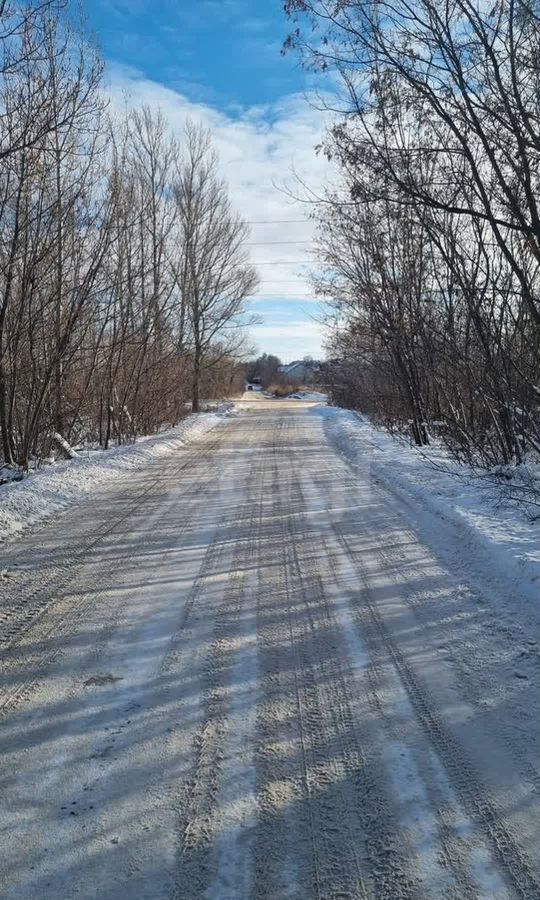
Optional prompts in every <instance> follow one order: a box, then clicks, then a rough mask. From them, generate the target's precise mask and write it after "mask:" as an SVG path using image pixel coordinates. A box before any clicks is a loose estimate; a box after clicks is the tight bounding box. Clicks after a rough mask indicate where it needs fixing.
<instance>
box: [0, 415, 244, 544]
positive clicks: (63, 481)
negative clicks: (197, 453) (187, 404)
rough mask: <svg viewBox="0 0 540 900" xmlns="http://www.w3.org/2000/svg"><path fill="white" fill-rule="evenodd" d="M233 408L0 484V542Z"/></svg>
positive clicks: (173, 447) (171, 448) (174, 447)
mask: <svg viewBox="0 0 540 900" xmlns="http://www.w3.org/2000/svg"><path fill="white" fill-rule="evenodd" d="M232 411H233V407H232V404H230V403H223V404H221V406H220V407H218V408H217V409H216V410H215V411H214V412H209V413H200V414H199V415H189V416H186V418H185V419H183V420H182V422H180V424H179V425H177V426H176V427H175V428H170V429H168V430H167V431H164V432H161V433H160V434H157V435H153V436H150V437H143V438H139V439H138V440H137V441H136V442H135V443H134V444H128V445H125V446H122V447H116V448H114V449H112V450H92V451H90V450H89V451H86V452H85V451H80V452H79V454H78V457H77V459H74V460H70V461H69V462H57V463H55V464H54V465H47V466H45V467H44V468H42V469H40V470H38V471H35V472H32V473H30V474H29V475H28V477H27V478H25V479H24V480H23V481H20V482H13V483H11V484H5V485H2V486H1V487H0V542H4V541H6V540H8V539H10V538H13V537H15V536H16V535H18V534H20V533H21V532H23V531H26V530H27V529H29V528H31V527H33V526H35V525H38V524H39V523H41V522H43V521H44V520H45V519H48V518H50V517H51V516H53V515H55V514H56V513H58V512H60V511H61V510H64V509H66V508H67V507H69V506H71V505H72V504H74V503H78V502H80V501H81V500H83V499H84V498H86V497H87V496H88V495H89V494H91V493H92V492H93V491H94V490H95V488H96V487H97V486H98V485H102V484H105V483H108V482H112V481H113V480H114V479H117V478H119V477H120V476H125V475H127V474H128V473H129V472H130V471H133V470H136V469H141V468H142V467H143V466H145V465H147V464H148V463H149V462H150V461H151V460H154V459H157V458H158V457H167V456H170V455H171V454H172V453H175V452H176V451H178V450H180V449H181V448H182V447H183V446H184V445H185V444H186V443H187V442H189V441H192V440H195V439H196V438H198V437H201V436H202V435H203V434H206V432H207V431H209V430H210V429H211V428H214V427H215V426H216V425H219V424H220V423H222V422H223V421H225V419H226V418H227V417H228V416H229V415H230V414H231V412H232Z"/></svg>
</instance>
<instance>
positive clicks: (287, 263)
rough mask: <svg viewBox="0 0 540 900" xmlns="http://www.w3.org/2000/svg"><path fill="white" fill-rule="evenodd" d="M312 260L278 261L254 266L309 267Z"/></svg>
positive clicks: (258, 263) (253, 263)
mask: <svg viewBox="0 0 540 900" xmlns="http://www.w3.org/2000/svg"><path fill="white" fill-rule="evenodd" d="M311 261H312V260H310V259H276V260H275V261H274V260H272V261H265V262H252V263H251V265H252V266H307V265H309V264H310V262H311Z"/></svg>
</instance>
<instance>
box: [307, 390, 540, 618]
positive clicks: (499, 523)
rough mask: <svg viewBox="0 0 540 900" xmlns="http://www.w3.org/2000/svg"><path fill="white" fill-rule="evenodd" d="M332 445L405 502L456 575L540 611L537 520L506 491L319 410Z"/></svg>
mask: <svg viewBox="0 0 540 900" xmlns="http://www.w3.org/2000/svg"><path fill="white" fill-rule="evenodd" d="M317 414H318V415H323V416H324V417H325V424H326V428H327V432H328V434H329V437H330V438H331V440H332V441H333V442H334V443H335V444H337V445H338V446H339V448H340V450H341V451H342V452H343V453H344V454H345V455H346V456H347V457H348V458H349V461H350V462H351V463H352V464H353V465H354V466H358V467H360V466H366V465H367V466H369V467H370V470H371V475H372V479H373V482H374V485H375V487H377V486H378V485H380V487H381V488H382V489H383V490H386V491H388V492H390V493H391V494H392V495H393V496H394V497H395V498H396V499H397V500H398V501H399V502H400V503H401V505H402V507H403V509H404V511H405V514H406V516H407V517H408V519H409V520H410V521H411V524H414V525H415V526H416V529H417V530H418V533H419V534H421V535H422V538H423V540H424V541H425V542H426V543H427V544H428V545H429V546H431V547H432V548H433V549H434V550H436V551H437V552H439V553H440V555H441V556H443V557H445V558H446V561H447V563H448V564H450V565H451V566H452V567H453V568H454V570H455V569H460V568H466V569H467V570H468V575H469V577H471V578H474V580H475V581H477V582H478V583H483V584H484V586H485V584H493V585H494V586H496V587H497V589H498V592H501V591H502V593H503V594H504V593H505V592H507V595H508V598H509V595H510V593H511V594H512V597H513V598H518V599H521V600H527V601H528V602H529V601H532V602H533V603H534V605H535V606H536V607H538V611H539V612H540V603H539V601H540V521H539V520H536V521H532V520H531V518H530V517H529V516H528V515H527V514H526V512H525V511H524V510H523V509H521V508H520V507H517V506H516V505H515V504H513V503H512V502H511V501H508V500H506V501H505V499H504V494H503V492H502V489H501V488H499V487H498V486H497V485H496V484H494V483H493V482H490V481H488V480H487V479H486V480H483V479H482V476H481V475H478V474H476V473H473V472H472V471H470V470H468V469H467V467H465V466H458V465H456V464H455V463H453V462H452V460H451V459H450V458H449V457H448V454H447V453H446V452H445V451H444V449H442V448H438V447H436V446H433V447H430V448H427V449H426V448H424V449H423V450H422V451H419V450H417V449H415V448H414V447H409V446H408V445H407V444H406V443H404V442H402V441H401V440H399V439H398V438H394V437H392V436H391V435H389V434H387V433H385V432H383V431H380V430H378V429H376V428H374V427H373V425H372V424H371V423H370V422H369V420H368V419H366V418H365V417H363V416H361V415H359V414H358V413H355V412H349V411H347V410H341V409H335V408H333V407H328V408H327V409H324V408H323V409H317Z"/></svg>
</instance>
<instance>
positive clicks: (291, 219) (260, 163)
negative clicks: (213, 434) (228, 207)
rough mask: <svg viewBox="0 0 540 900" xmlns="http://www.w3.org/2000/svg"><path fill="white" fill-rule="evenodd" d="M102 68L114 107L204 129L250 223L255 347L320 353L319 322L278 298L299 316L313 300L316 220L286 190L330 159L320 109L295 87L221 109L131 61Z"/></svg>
mask: <svg viewBox="0 0 540 900" xmlns="http://www.w3.org/2000/svg"><path fill="white" fill-rule="evenodd" d="M108 75H109V79H108V80H109V91H110V94H111V98H112V102H113V105H114V106H118V107H120V106H121V105H122V106H123V103H124V98H125V96H127V97H128V102H129V103H131V104H133V105H140V104H143V103H144V104H147V105H148V106H150V107H152V108H156V109H157V108H158V107H159V108H160V109H161V111H162V112H163V114H164V115H165V116H166V118H167V119H168V121H169V122H170V124H171V127H172V128H173V129H174V130H175V131H177V132H178V133H180V132H181V130H182V127H183V124H184V122H185V120H186V119H187V118H191V119H195V120H198V121H201V122H202V123H204V125H205V126H206V127H207V128H209V129H210V131H211V133H212V136H213V140H214V144H215V147H216V149H217V152H218V154H219V158H220V165H221V170H222V173H223V176H224V178H225V179H226V180H227V182H228V183H229V186H230V190H231V196H232V198H233V202H234V205H235V206H236V208H237V209H238V211H239V212H240V213H241V214H242V215H243V216H244V217H245V218H246V219H247V220H249V221H250V222H252V223H254V224H252V225H251V238H250V241H251V242H253V244H254V246H252V247H251V248H250V249H251V254H252V260H253V262H254V263H255V264H259V263H260V267H259V274H260V277H261V288H260V291H259V293H258V298H259V299H264V300H265V301H266V302H265V307H264V321H263V324H262V325H261V326H258V327H256V328H253V330H252V338H253V339H254V340H255V341H256V342H257V344H258V346H259V348H260V349H261V350H267V351H269V352H274V353H277V352H278V350H279V347H280V346H282V347H283V348H284V349H282V350H281V352H280V355H281V356H283V357H284V358H292V356H298V355H300V356H302V355H303V354H304V353H311V354H312V355H319V354H320V329H319V326H317V325H315V324H314V323H313V322H312V321H310V319H309V317H308V315H307V313H306V314H305V321H304V320H301V321H298V322H295V323H291V322H290V321H287V320H285V319H284V320H280V313H279V309H278V308H277V304H278V301H280V300H284V299H287V300H289V301H290V303H291V304H295V303H296V304H297V307H296V308H297V310H298V315H299V316H302V315H303V311H302V308H301V307H302V305H305V304H306V303H309V302H311V303H312V302H313V292H312V290H311V287H310V284H309V278H308V272H309V266H310V265H311V264H312V256H311V252H310V244H311V242H312V240H313V234H314V226H313V224H312V223H311V222H310V221H308V216H309V206H307V205H305V204H303V203H299V202H295V201H294V199H292V198H291V197H290V196H289V195H288V194H287V191H289V192H292V193H293V194H295V195H298V194H299V193H300V194H302V187H301V184H300V183H299V182H298V181H297V180H296V175H297V176H298V177H299V178H300V180H301V182H303V183H305V184H306V185H308V186H309V188H310V189H312V190H314V191H316V192H319V191H320V190H321V189H322V186H323V185H324V183H325V181H326V180H327V178H328V175H329V164H328V162H327V161H326V159H325V158H324V157H323V156H322V155H317V153H316V152H315V147H316V145H317V144H318V143H319V142H320V140H321V137H322V134H323V130H324V126H325V122H324V118H323V116H322V114H321V112H320V110H318V109H315V108H313V107H312V106H311V105H310V103H309V102H308V99H307V98H306V97H304V96H303V95H299V94H294V95H290V96H287V97H284V98H282V99H281V100H280V101H279V102H277V103H275V104H272V105H268V106H255V107H249V108H237V109H234V110H230V111H228V112H225V111H223V110H218V109H216V108H214V107H212V106H210V105H209V104H205V103H196V102H193V101H191V100H189V99H188V98H187V97H185V96H183V95H182V94H180V93H178V92H176V91H174V90H172V89H171V88H168V87H165V86H164V85H161V84H158V83H157V82H154V81H151V80H149V79H147V78H144V77H143V76H141V75H140V73H138V72H137V71H136V70H133V69H131V68H127V67H124V66H118V65H111V66H110V67H109V70H108ZM298 220H301V221H298ZM256 223H257V224H256ZM263 223H264V224H263ZM272 223H274V224H272ZM280 242H284V243H280ZM273 303H276V308H275V309H274V308H273ZM292 325H294V329H292V327H291V326H292Z"/></svg>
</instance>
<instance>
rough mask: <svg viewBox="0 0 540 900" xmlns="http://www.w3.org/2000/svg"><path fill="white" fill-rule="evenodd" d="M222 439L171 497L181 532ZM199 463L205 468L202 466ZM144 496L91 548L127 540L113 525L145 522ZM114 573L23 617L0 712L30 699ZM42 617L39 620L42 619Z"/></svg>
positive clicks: (111, 569) (7, 665)
mask: <svg viewBox="0 0 540 900" xmlns="http://www.w3.org/2000/svg"><path fill="white" fill-rule="evenodd" d="M221 435H223V432H221ZM220 440H221V436H220V437H219V438H218V439H217V440H215V441H214V442H212V444H211V445H210V447H208V448H207V451H208V452H207V453H206V452H205V453H204V454H200V455H199V458H198V459H199V461H200V464H201V474H200V477H199V478H198V479H197V478H195V479H194V481H193V483H192V484H191V485H189V486H188V488H187V489H186V491H185V493H184V494H183V495H182V497H181V498H175V500H174V503H179V502H181V504H182V520H181V523H180V525H179V526H178V535H179V536H181V535H182V534H183V533H184V532H185V530H186V529H187V527H188V526H189V523H190V520H191V512H192V509H193V507H194V506H195V505H198V504H199V503H200V502H201V499H202V498H204V496H205V493H206V492H208V485H209V476H211V475H212V472H213V471H215V470H216V460H215V452H214V451H215V449H216V447H217V445H218V444H219V443H220ZM199 449H200V448H199ZM196 464H197V457H196V456H195V455H193V457H192V458H190V460H189V461H188V463H187V464H185V461H184V464H183V465H180V466H178V465H176V466H175V468H174V472H173V471H168V472H167V475H165V476H164V475H162V476H160V478H159V479H153V480H152V483H151V485H150V486H149V487H148V489H147V490H145V491H144V497H147V495H148V494H149V492H150V490H151V489H153V488H155V486H156V484H158V483H159V481H160V480H162V479H163V478H166V479H170V478H172V477H173V475H174V474H178V473H179V472H184V471H185V472H186V473H187V472H189V471H192V470H193V469H195V467H196ZM207 464H210V472H209V471H208V468H207ZM203 468H204V471H202V469H203ZM126 496H129V492H127V493H126ZM143 499H144V498H141V496H140V494H138V495H137V500H136V502H135V503H134V504H132V505H130V507H129V510H128V511H127V512H126V513H125V514H123V515H122V516H121V517H119V518H117V519H115V521H114V523H113V524H112V525H111V526H110V527H109V528H108V529H107V530H106V531H105V532H102V533H100V536H99V539H97V540H95V541H94V542H93V543H92V544H91V547H90V551H91V550H93V549H95V547H96V546H97V544H98V543H99V542H100V541H102V540H103V539H104V538H105V537H106V536H108V535H110V536H111V541H112V546H115V545H121V544H122V543H123V541H124V540H125V534H124V531H117V529H118V526H119V525H121V524H123V523H125V522H127V520H128V519H129V518H130V517H131V516H140V515H143V516H144V518H145V524H147V522H148V521H149V515H148V509H147V508H145V509H144V510H142V509H141V507H142V503H143ZM156 502H157V504H158V505H157V510H156V516H157V517H158V518H159V517H161V516H162V515H163V514H164V512H165V510H166V506H165V505H164V504H163V501H162V498H158V500H157V501H156ZM80 558H82V559H83V562H84V550H81V551H80V553H79V554H78V555H77V556H76V557H73V558H72V559H71V561H70V563H69V564H68V565H67V568H66V570H65V571H64V570H62V572H61V573H60V575H58V578H59V579H60V581H59V580H56V579H57V576H56V575H55V576H54V577H52V581H53V583H54V588H55V593H56V592H59V591H60V588H61V586H62V585H65V584H66V582H67V580H68V578H69V577H70V575H71V573H72V571H73V570H74V569H75V568H76V565H77V563H78V562H79V561H80ZM84 575H85V573H84V570H83V571H80V572H78V573H77V578H78V580H79V581H83V582H84ZM72 577H73V576H72ZM117 577H118V571H117V568H116V567H115V566H108V567H107V568H105V570H104V571H102V572H101V573H100V580H99V589H98V591H97V592H96V591H95V589H92V590H91V591H88V590H85V589H84V588H82V589H81V590H80V591H79V592H78V595H75V589H74V585H75V584H76V583H77V582H74V584H73V585H72V586H70V589H69V595H68V596H67V599H62V600H59V601H56V598H54V597H50V598H49V599H48V600H42V601H41V604H40V605H39V609H38V610H37V613H36V615H33V616H32V618H31V621H29V622H27V623H26V622H25V624H24V627H23V628H22V629H21V630H19V631H17V634H16V638H14V639H13V641H12V642H11V643H10V645H9V647H8V649H7V650H6V652H5V653H4V658H3V660H2V665H3V671H2V680H3V682H4V683H5V684H6V687H4V688H3V689H1V690H0V716H1V715H5V714H7V713H9V712H10V711H11V710H12V709H13V708H14V707H16V706H17V705H18V704H19V703H21V702H27V701H28V700H30V698H31V696H32V694H33V692H34V691H35V689H36V688H37V687H38V686H39V685H40V684H41V683H42V681H43V679H44V678H45V677H46V674H47V672H48V671H49V670H50V668H51V666H52V665H53V664H54V663H55V662H56V661H57V660H58V659H59V657H60V656H61V655H62V653H63V647H62V642H61V641H59V640H58V639H59V638H60V637H62V636H63V635H68V634H70V633H71V631H72V630H73V628H74V627H76V625H77V623H78V622H79V621H80V620H81V619H83V618H84V616H85V614H86V612H87V610H89V609H91V608H92V607H94V606H95V605H96V604H99V603H100V602H101V601H102V599H103V598H105V597H106V596H107V592H108V589H109V587H110V585H111V583H112V581H113V580H114V579H115V578H117ZM44 590H46V591H50V590H51V588H50V583H49V582H48V581H45V586H44ZM32 596H33V595H32ZM24 602H25V598H22V600H21V603H24ZM57 603H58V606H59V615H54V616H53V617H52V618H51V621H50V622H49V623H48V622H47V621H46V619H44V614H45V613H46V612H47V610H51V608H52V607H53V606H56V604H57ZM62 610H63V611H62ZM41 623H43V625H42V624H41ZM34 627H39V628H40V634H39V642H38V645H37V646H38V649H37V651H34V652H32V654H31V658H29V657H25V668H24V671H23V672H22V674H21V667H20V662H19V658H18V651H19V647H18V642H20V641H24V640H25V637H26V636H27V635H28V636H29V637H30V636H31V635H30V629H32V628H34ZM53 639H54V640H55V641H56V646H55V647H54V649H48V644H49V643H50V642H52V641H53ZM40 648H41V649H40Z"/></svg>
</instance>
